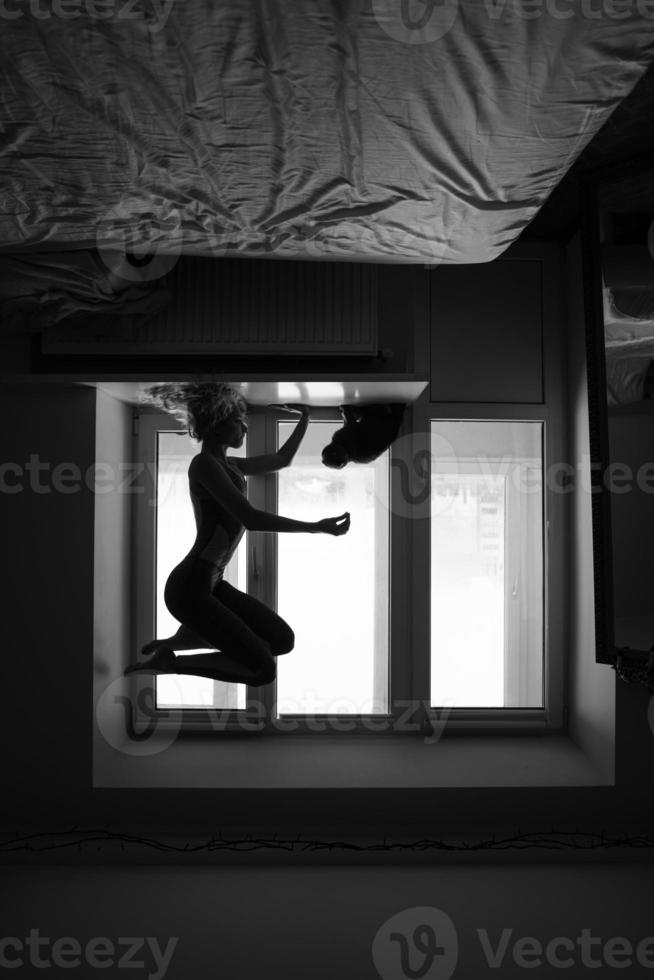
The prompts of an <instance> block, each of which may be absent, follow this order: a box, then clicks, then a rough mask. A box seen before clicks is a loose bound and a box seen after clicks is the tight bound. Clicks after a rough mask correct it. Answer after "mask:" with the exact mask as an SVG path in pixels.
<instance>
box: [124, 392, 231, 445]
mask: <svg viewBox="0 0 654 980" xmlns="http://www.w3.org/2000/svg"><path fill="white" fill-rule="evenodd" d="M142 400H143V401H144V402H147V403H149V404H152V405H156V406H157V407H158V408H163V409H164V411H166V412H170V414H171V415H174V416H175V418H176V419H177V421H178V422H181V423H182V424H183V425H185V426H186V428H187V429H188V433H189V435H190V436H191V437H192V438H193V439H197V441H198V442H202V440H203V439H204V438H205V437H206V436H207V435H208V434H209V433H210V432H211V431H212V430H213V429H214V428H215V427H216V426H217V425H219V424H220V423H221V422H224V421H225V419H228V418H230V417H231V416H234V415H238V416H243V415H245V414H246V413H247V402H246V401H245V399H244V398H243V396H242V395H241V394H240V392H238V391H237V390H236V389H235V388H232V387H230V385H227V384H223V383H222V382H218V381H216V382H209V381H205V382H193V381H175V382H168V383H165V384H160V385H150V387H149V388H146V389H145V393H144V395H143V396H142Z"/></svg>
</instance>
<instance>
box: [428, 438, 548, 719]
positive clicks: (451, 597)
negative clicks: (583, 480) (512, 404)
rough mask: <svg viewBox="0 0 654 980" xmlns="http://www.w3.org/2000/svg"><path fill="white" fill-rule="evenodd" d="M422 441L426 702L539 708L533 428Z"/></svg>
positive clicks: (537, 476)
mask: <svg viewBox="0 0 654 980" xmlns="http://www.w3.org/2000/svg"><path fill="white" fill-rule="evenodd" d="M431 436H432V441H433V458H432V471H431V514H430V518H431V568H430V572H431V574H430V581H431V594H430V603H431V609H430V613H431V703H432V705H446V704H449V705H453V706H456V705H459V706H461V707H465V708H541V707H543V704H544V699H543V649H544V647H543V479H542V469H543V467H542V423H541V422H517V421H514V422H498V421H482V422H477V421H468V422H461V421H433V420H432V421H431Z"/></svg>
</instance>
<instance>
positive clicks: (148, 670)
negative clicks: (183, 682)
mask: <svg viewBox="0 0 654 980" xmlns="http://www.w3.org/2000/svg"><path fill="white" fill-rule="evenodd" d="M151 645H152V644H150V643H147V644H146V647H150V646H151ZM146 647H144V648H143V651H145V649H146ZM136 671H139V672H141V673H143V674H176V673H177V657H176V656H175V654H174V652H173V650H171V648H170V647H167V646H165V645H164V644H161V643H159V644H156V649H155V651H154V653H153V654H152V656H150V657H149V658H148V659H147V660H146V661H143V662H140V663H136V664H130V665H129V667H125V674H133V673H135V672H136Z"/></svg>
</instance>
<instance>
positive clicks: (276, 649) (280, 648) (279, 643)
mask: <svg viewBox="0 0 654 980" xmlns="http://www.w3.org/2000/svg"><path fill="white" fill-rule="evenodd" d="M294 646H295V633H294V632H293V630H292V629H291V627H290V626H288V625H287V624H286V623H284V626H283V628H281V629H280V630H279V632H278V634H277V636H276V637H275V642H274V645H273V653H274V654H275V656H277V655H279V654H281V653H290V652H291V650H292V649H293V647H294Z"/></svg>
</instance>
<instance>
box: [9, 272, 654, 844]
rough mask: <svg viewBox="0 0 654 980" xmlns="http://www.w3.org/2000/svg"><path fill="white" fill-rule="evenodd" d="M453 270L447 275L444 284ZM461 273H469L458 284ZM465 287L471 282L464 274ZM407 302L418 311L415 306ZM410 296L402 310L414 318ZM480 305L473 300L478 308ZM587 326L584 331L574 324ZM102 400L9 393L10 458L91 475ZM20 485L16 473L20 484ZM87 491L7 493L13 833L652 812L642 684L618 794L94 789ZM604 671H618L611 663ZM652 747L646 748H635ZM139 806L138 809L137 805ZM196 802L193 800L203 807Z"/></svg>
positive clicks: (347, 826) (624, 693) (626, 819)
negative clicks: (98, 825)
mask: <svg viewBox="0 0 654 980" xmlns="http://www.w3.org/2000/svg"><path fill="white" fill-rule="evenodd" d="M446 271H447V270H439V275H440V276H442V275H443V274H445V273H446ZM459 273H460V270H457V274H459ZM468 273H469V280H468V281H469V291H470V295H471V296H474V295H476V296H477V297H478V304H479V315H480V316H481V315H482V313H483V315H484V317H485V323H486V324H487V326H488V329H489V330H490V329H492V327H493V322H492V316H491V315H490V313H489V311H488V307H487V304H485V302H484V293H483V290H482V289H481V288H476V286H477V285H478V284H477V283H476V277H477V278H479V277H480V278H481V279H482V280H483V281H484V282H486V280H487V276H488V270H487V269H485V268H484V267H475V266H473V267H470V268H469V270H468ZM459 278H460V275H459ZM405 301H406V302H405V305H407V306H408V305H410V303H411V302H412V301H413V300H412V298H411V297H410V296H408V295H407V296H406V297H405ZM402 305H403V303H402V300H401V298H396V309H398V310H399V309H401V308H402ZM470 306H471V303H470V300H469V301H468V308H470ZM571 326H574V325H571ZM94 397H95V395H94V392H93V390H92V389H90V388H85V387H81V386H80V387H66V388H60V387H51V388H49V387H47V386H37V387H33V386H30V387H23V388H20V389H15V390H12V389H11V388H8V387H5V389H4V390H3V391H2V393H1V396H0V398H1V400H0V410H1V412H2V418H3V419H4V420H8V419H9V418H10V417H11V419H12V421H11V424H6V425H5V427H4V432H3V454H2V455H3V458H4V459H5V460H8V461H15V462H17V463H18V464H20V465H21V466H24V465H25V464H26V463H28V462H29V457H30V454H34V455H37V456H38V457H39V460H40V461H41V462H45V463H47V464H48V466H49V472H53V471H54V467H55V466H56V465H57V464H61V463H71V464H73V465H75V466H77V467H78V468H79V471H80V473H81V474H82V476H83V475H84V474H85V473H87V472H88V469H89V467H90V466H91V465H92V463H93V461H94V439H95V402H94ZM6 479H7V482H9V483H11V481H12V479H13V477H12V475H11V474H8V475H7V477H6ZM80 483H81V485H80V486H79V488H78V490H77V491H76V492H72V493H71V492H66V493H64V492H56V491H53V490H51V491H50V492H39V491H38V490H37V489H33V488H32V487H31V486H30V481H29V479H27V478H24V479H23V488H22V489H21V490H20V492H19V493H14V494H8V493H5V494H3V495H2V508H1V512H2V519H3V523H4V534H3V543H4V548H5V552H6V553H7V554H8V555H10V556H11V558H10V561H9V562H7V563H6V565H5V568H4V576H5V578H6V583H5V586H4V589H3V597H4V599H5V609H6V610H7V611H8V612H7V613H6V614H5V650H6V656H7V658H8V660H7V662H6V663H7V665H8V666H9V670H8V672H7V681H6V684H5V687H4V690H3V692H2V695H3V702H4V705H5V707H4V710H3V713H2V718H1V724H2V729H3V732H4V739H5V743H4V744H11V745H12V746H13V747H14V748H13V751H12V752H11V753H9V754H8V757H7V758H6V760H5V778H6V785H8V786H10V787H12V791H11V792H10V793H9V794H8V798H7V800H6V802H5V806H4V810H3V823H4V825H5V826H6V827H13V826H18V827H20V826H25V825H30V826H37V827H41V828H42V827H43V826H44V825H45V824H46V823H47V822H48V821H54V822H58V823H59V824H68V823H71V822H75V821H86V822H97V821H103V822H110V823H111V824H112V825H117V826H125V827H152V826H157V827H160V828H167V827H172V828H175V829H178V830H180V831H181V832H185V831H186V830H188V831H190V830H191V828H195V829H197V828H215V827H216V826H218V825H220V826H222V827H230V826H231V827H244V826H255V827H260V828H261V827H263V828H275V827H279V828H286V829H291V830H296V831H302V832H304V831H307V832H312V831H313V830H314V829H316V828H323V830H324V829H325V828H334V829H335V830H336V831H337V832H338V833H343V832H346V831H352V832H353V833H356V832H366V831H368V832H369V831H371V830H372V831H373V832H387V831H391V830H393V829H394V828H397V829H398V830H400V829H405V830H406V829H409V830H410V831H411V832H413V831H414V830H415V831H416V832H417V831H420V832H422V831H425V830H428V831H429V832H430V833H433V832H434V831H435V829H439V830H442V831H443V832H444V831H445V830H447V828H461V827H466V828H470V829H471V830H472V832H473V833H474V832H475V831H477V832H479V833H482V834H483V833H484V832H485V831H487V830H492V829H495V828H503V827H506V826H512V827H514V826H517V825H518V824H519V825H520V826H522V827H525V828H528V827H530V826H533V827H542V825H543V820H544V815H545V814H547V823H550V822H551V821H555V822H558V823H559V824H565V825H569V824H571V823H574V824H577V823H578V822H579V821H582V822H584V823H586V824H587V825H589V826H593V827H595V828H598V827H599V828H601V827H605V826H607V825H612V824H614V825H617V824H620V825H622V824H626V825H629V824H632V823H637V824H640V823H643V822H646V821H647V819H648V818H649V817H650V816H651V815H652V809H653V807H652V803H653V795H652V794H651V793H650V782H649V778H648V777H647V775H646V773H647V765H646V761H645V760H647V759H649V760H650V762H651V760H652V755H653V750H654V735H653V734H652V731H651V730H650V727H649V721H648V699H647V696H646V692H645V691H644V690H641V689H639V688H627V687H625V686H624V685H620V686H619V688H618V718H617V755H618V769H617V786H616V787H614V788H601V789H600V788H598V789H593V788H590V789H574V788H572V789H552V790H549V789H538V790H531V789H523V790H516V789H499V790H498V789H494V790H484V789H479V790H453V789H448V790H442V791H434V790H410V791H403V792H402V793H393V792H387V791H384V790H371V791H366V792H364V791H344V790H343V791H333V790H325V791H315V790H313V791H311V792H308V791H306V792H305V791H301V790H292V791H283V792H282V791H272V790H270V791H256V790H252V791H220V790H197V791H194V792H193V793H187V792H185V791H181V790H180V791H175V790H160V791H158V792H156V793H152V792H145V791H144V792H139V791H129V792H124V791H120V790H94V789H93V788H92V775H91V748H90V746H91V730H92V722H93V719H92V715H91V703H90V692H91V684H92V649H93V548H94V541H93V494H92V493H91V491H90V490H89V488H88V486H87V485H86V484H85V483H84V480H83V479H82V480H81V481H80ZM600 669H609V668H603V667H598V670H600ZM634 745H637V746H638V751H637V752H634V751H633V746H634ZM127 798H129V805H127ZM190 801H192V802H190Z"/></svg>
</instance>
